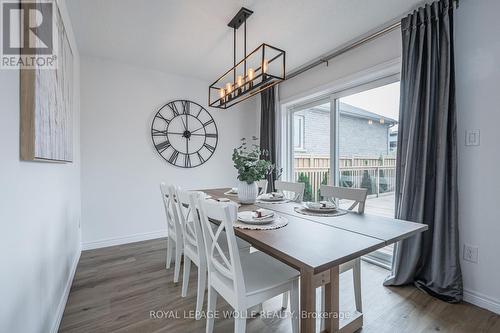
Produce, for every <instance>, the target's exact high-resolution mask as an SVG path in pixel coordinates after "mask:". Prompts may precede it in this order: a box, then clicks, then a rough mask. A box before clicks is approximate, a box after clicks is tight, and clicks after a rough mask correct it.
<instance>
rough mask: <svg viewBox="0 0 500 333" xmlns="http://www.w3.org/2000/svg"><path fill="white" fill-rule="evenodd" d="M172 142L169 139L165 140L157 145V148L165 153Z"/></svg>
mask: <svg viewBox="0 0 500 333" xmlns="http://www.w3.org/2000/svg"><path fill="white" fill-rule="evenodd" d="M170 146H171V144H170V142H169V141H168V140H167V141H163V142H161V143H159V144H157V145H156V149H157V150H158V151H159V152H160V153H163V152H164V151H165V150H167V148H168V147H170Z"/></svg>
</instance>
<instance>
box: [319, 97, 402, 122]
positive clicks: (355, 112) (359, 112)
mask: <svg viewBox="0 0 500 333" xmlns="http://www.w3.org/2000/svg"><path fill="white" fill-rule="evenodd" d="M314 109H316V110H320V111H330V107H329V105H328V104H327V105H320V106H318V107H315V108H314ZM340 114H341V115H344V116H349V117H355V118H361V119H369V120H374V121H377V122H379V121H380V120H381V119H383V120H384V124H386V125H389V126H392V125H395V124H397V123H398V121H397V120H396V119H392V118H389V117H385V116H382V115H379V114H376V113H373V112H370V111H367V110H365V109H361V108H358V107H355V106H353V105H350V104H347V103H342V102H341V103H340Z"/></svg>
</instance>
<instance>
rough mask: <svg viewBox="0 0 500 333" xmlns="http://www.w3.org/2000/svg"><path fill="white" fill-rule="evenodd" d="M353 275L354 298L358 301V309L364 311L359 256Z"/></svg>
mask: <svg viewBox="0 0 500 333" xmlns="http://www.w3.org/2000/svg"><path fill="white" fill-rule="evenodd" d="M352 277H353V282H354V298H355V301H356V310H357V311H358V312H363V305H362V301H361V260H360V259H359V258H358V259H357V260H356V263H355V264H354V267H353V270H352Z"/></svg>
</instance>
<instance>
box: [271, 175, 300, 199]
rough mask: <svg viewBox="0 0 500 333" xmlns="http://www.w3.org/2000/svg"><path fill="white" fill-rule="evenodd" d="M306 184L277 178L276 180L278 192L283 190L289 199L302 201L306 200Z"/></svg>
mask: <svg viewBox="0 0 500 333" xmlns="http://www.w3.org/2000/svg"><path fill="white" fill-rule="evenodd" d="M305 187H306V184H304V183H295V182H284V181H280V180H276V181H275V182H274V188H275V189H276V190H277V191H278V192H282V193H283V194H284V195H285V197H286V198H287V199H290V200H293V201H296V202H302V201H303V200H304V189H305Z"/></svg>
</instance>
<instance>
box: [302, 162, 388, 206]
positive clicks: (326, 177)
mask: <svg viewBox="0 0 500 333" xmlns="http://www.w3.org/2000/svg"><path fill="white" fill-rule="evenodd" d="M339 171H340V178H339V184H340V186H345V187H364V188H368V193H369V194H373V195H377V196H378V195H380V194H381V193H389V192H394V188H395V184H396V157H394V156H382V157H373V156H371V157H370V156H368V157H366V156H356V157H341V158H340V159H339ZM294 173H295V174H294V177H295V180H299V178H301V181H305V179H306V178H307V181H308V182H309V184H310V185H311V199H312V200H317V199H318V192H319V187H320V185H321V184H330V183H331V182H330V158H329V157H328V156H320V155H295V160H294Z"/></svg>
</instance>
